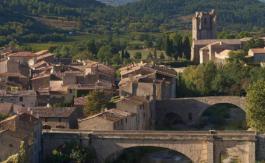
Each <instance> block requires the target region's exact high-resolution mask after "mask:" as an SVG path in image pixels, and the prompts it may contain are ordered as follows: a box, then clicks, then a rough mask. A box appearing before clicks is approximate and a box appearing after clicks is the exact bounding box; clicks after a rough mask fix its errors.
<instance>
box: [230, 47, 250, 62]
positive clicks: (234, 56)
mask: <svg viewBox="0 0 265 163" xmlns="http://www.w3.org/2000/svg"><path fill="white" fill-rule="evenodd" d="M245 56H246V53H245V52H244V51H243V50H234V51H230V52H229V59H228V61H229V62H240V63H242V62H244V61H245Z"/></svg>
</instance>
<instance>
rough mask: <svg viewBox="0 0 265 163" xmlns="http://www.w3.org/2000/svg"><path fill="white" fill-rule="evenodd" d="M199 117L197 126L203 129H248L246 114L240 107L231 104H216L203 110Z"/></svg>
mask: <svg viewBox="0 0 265 163" xmlns="http://www.w3.org/2000/svg"><path fill="white" fill-rule="evenodd" d="M198 116H199V118H198V122H197V123H196V125H197V126H198V127H200V128H201V129H202V128H204V129H206V130H211V129H215V130H226V129H229V130H231V129H233V130H244V129H246V112H245V110H244V109H242V108H241V107H240V106H239V105H234V104H231V103H216V104H214V105H211V106H209V107H206V108H203V109H202V110H201V112H200V113H199V115H198ZM211 125H212V126H211ZM207 126H208V128H207ZM209 127H210V128H209Z"/></svg>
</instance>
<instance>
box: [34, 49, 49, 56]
mask: <svg viewBox="0 0 265 163" xmlns="http://www.w3.org/2000/svg"><path fill="white" fill-rule="evenodd" d="M48 52H49V50H41V51H38V52H36V53H34V54H36V55H38V56H40V55H44V54H46V53H48Z"/></svg>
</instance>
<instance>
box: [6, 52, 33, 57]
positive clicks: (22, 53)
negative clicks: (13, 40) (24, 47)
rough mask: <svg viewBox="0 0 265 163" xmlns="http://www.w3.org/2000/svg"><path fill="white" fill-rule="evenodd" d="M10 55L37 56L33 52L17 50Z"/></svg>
mask: <svg viewBox="0 0 265 163" xmlns="http://www.w3.org/2000/svg"><path fill="white" fill-rule="evenodd" d="M9 57H27V58H33V57H36V54H34V53H32V52H26V51H25V52H16V53H12V54H10V55H9Z"/></svg>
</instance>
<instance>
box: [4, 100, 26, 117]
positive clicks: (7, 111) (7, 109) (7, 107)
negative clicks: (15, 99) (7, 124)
mask: <svg viewBox="0 0 265 163" xmlns="http://www.w3.org/2000/svg"><path fill="white" fill-rule="evenodd" d="M22 108H23V107H22V106H20V105H16V104H12V103H6V102H4V103H1V102H0V115H2V116H5V117H9V116H12V115H15V114H16V113H18V112H19V111H20V110H21V109H22Z"/></svg>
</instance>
